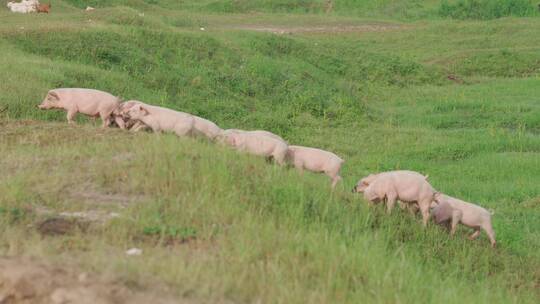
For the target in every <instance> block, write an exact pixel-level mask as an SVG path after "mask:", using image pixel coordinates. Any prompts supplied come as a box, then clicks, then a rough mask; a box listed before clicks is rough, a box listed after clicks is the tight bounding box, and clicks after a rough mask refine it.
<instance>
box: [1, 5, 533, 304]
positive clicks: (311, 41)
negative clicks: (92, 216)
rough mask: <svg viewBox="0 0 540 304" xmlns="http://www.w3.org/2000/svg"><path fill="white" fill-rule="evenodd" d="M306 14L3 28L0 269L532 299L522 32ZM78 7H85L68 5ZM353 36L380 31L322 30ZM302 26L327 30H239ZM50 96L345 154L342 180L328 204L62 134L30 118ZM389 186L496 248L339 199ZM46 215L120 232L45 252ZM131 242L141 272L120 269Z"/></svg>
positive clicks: (56, 242)
mask: <svg viewBox="0 0 540 304" xmlns="http://www.w3.org/2000/svg"><path fill="white" fill-rule="evenodd" d="M312 2H313V3H315V2H317V3H323V4H324V2H323V1H290V2H285V1H276V2H273V1H254V2H253V3H252V2H251V1H234V2H233V1H230V2H227V1H198V2H195V1H182V2H177V1H110V2H109V1H108V2H103V1H94V2H92V3H90V2H86V1H55V2H54V3H53V7H54V10H53V13H52V14H50V15H32V16H25V15H15V14H10V13H9V12H7V11H6V10H2V11H0V18H2V20H3V23H2V25H0V48H1V49H2V51H3V52H2V53H3V56H1V57H0V78H1V79H2V80H3V81H2V82H0V91H1V92H3V94H0V155H1V156H2V157H1V158H0V172H1V174H0V193H2V195H1V197H0V231H2V232H0V254H2V255H12V256H18V255H24V256H35V257H38V258H41V259H43V260H46V261H51V262H54V263H61V262H63V261H65V260H70V261H73V262H74V264H76V265H78V267H80V268H81V269H83V270H85V271H91V272H96V273H98V274H102V275H104V276H109V277H113V278H115V279H118V280H121V281H123V282H124V283H125V284H127V285H128V286H131V287H132V288H137V289H144V288H145V286H154V284H156V283H157V284H162V285H166V286H168V287H170V288H171V289H172V290H174V292H175V293H176V295H177V296H178V297H182V298H188V299H191V300H193V301H196V302H220V301H221V302H223V301H232V302H248V303H251V302H257V301H261V302H264V303H274V302H276V303H306V302H308V303H358V302H366V303H396V302H402V303H440V302H444V303H537V302H538V300H539V299H540V293H539V286H540V285H539V284H540V253H539V252H538V248H540V233H539V231H540V204H539V201H540V199H539V198H540V195H539V194H538V183H539V181H540V180H539V176H540V155H539V153H540V137H539V134H540V118H539V117H540V103H539V97H538V96H540V78H539V76H540V75H539V74H540V63H539V62H540V61H539V60H540V56H539V55H538V54H539V52H538V51H539V49H540V38H539V37H540V20H539V19H537V18H517V17H510V18H503V19H497V20H490V21H462V20H461V21H458V20H441V19H438V17H437V16H436V14H437V8H438V7H439V5H440V2H439V1H427V2H425V3H424V2H422V3H421V1H373V2H368V1H356V2H355V1H336V4H335V7H334V8H335V9H334V12H332V13H329V14H326V13H323V11H322V10H321V9H316V7H315V6H311V7H314V8H313V9H311V10H310V9H306V7H309V5H310V3H312ZM87 3H90V4H88V5H92V6H96V7H100V9H98V10H97V11H95V12H92V13H85V12H82V11H81V10H80V9H78V8H80V7H85V6H86V5H87ZM285 3H286V4H287V5H289V6H287V5H285V6H284V4H285ZM225 5H230V6H233V9H231V10H226V9H220V8H219V6H223V7H225ZM241 5H244V6H246V8H244V9H238V8H237V6H241ZM251 5H253V6H254V7H255V6H256V7H258V8H260V9H257V10H259V11H260V12H258V13H253V12H252V10H253V9H252V8H250V6H251ZM400 5H406V7H407V8H408V9H407V10H405V11H404V10H402V9H400ZM101 7H103V8H101ZM216 7H218V8H216ZM345 8H349V9H348V11H349V12H348V13H347V12H345V11H347V9H345ZM353 8H355V9H356V10H357V11H360V10H362V11H363V13H362V14H359V13H358V14H357V13H355V10H353ZM396 11H399V13H396ZM403 12H409V14H410V16H405V15H403ZM411 12H416V13H414V14H413V13H411ZM141 13H144V15H143V16H141V15H140V14H141ZM413 15H414V16H413ZM355 16H362V17H369V18H370V19H361V18H358V17H355ZM373 18H378V19H373ZM418 18H421V19H422V20H419V21H414V22H413V21H411V20H412V19H418ZM426 18H427V19H426ZM405 19H406V20H408V21H407V22H404V21H403V20H405ZM397 20H401V21H397ZM366 25H370V26H373V25H379V26H392V27H391V28H388V29H387V30H385V31H382V32H370V31H365V30H362V31H361V32H354V31H353V32H346V33H339V32H335V30H334V28H335V27H343V26H348V27H362V26H366ZM200 27H204V28H205V31H201V30H200ZM313 27H317V28H323V29H324V30H322V31H319V32H316V33H313V32H294V33H293V34H290V35H289V34H284V35H278V34H272V33H265V32H259V31H253V30H250V29H258V28H286V29H298V28H313ZM449 76H450V78H451V79H449ZM54 87H92V88H97V89H102V90H106V91H109V92H111V93H113V94H116V95H120V96H122V97H124V98H126V99H139V100H143V101H145V102H148V103H152V104H158V105H163V106H167V107H171V108H174V109H178V110H182V111H186V112H190V113H194V114H197V115H201V116H203V117H206V118H208V119H211V120H213V121H215V122H216V123H218V124H219V125H220V126H222V127H224V128H230V127H237V128H246V129H266V130H269V131H273V132H276V133H278V134H280V135H282V136H283V137H284V138H286V139H287V140H288V141H289V142H290V143H291V144H301V145H308V146H314V147H320V148H324V149H328V150H331V151H334V152H336V153H337V154H338V155H340V156H342V158H344V159H345V160H346V162H345V164H344V166H343V169H342V176H343V178H344V180H343V182H342V183H341V184H338V188H337V189H336V191H334V192H331V191H329V180H328V178H327V177H325V176H322V175H315V174H310V173H305V174H304V175H303V176H300V175H299V174H298V173H297V172H296V171H294V170H292V169H284V168H280V167H277V166H274V165H268V164H267V163H266V162H265V161H264V160H262V159H259V158H257V157H252V156H248V155H241V156H239V155H238V153H235V152H234V151H231V150H230V149H226V148H224V147H219V146H216V145H214V144H212V143H210V142H207V141H205V140H202V139H186V138H182V139H179V138H177V137H175V136H172V135H156V134H150V133H140V134H133V133H129V132H122V131H120V130H118V129H107V130H102V129H100V128H99V127H98V126H99V123H93V122H91V121H89V120H87V119H84V118H79V125H77V126H68V125H67V123H66V122H65V114H64V113H62V112H54V111H39V110H37V108H36V105H37V104H38V103H39V102H40V101H41V100H42V98H43V97H44V95H45V94H46V92H47V90H49V89H50V88H54ZM393 169H411V170H417V171H420V172H422V173H426V174H429V175H430V177H429V180H430V182H431V183H432V185H433V186H434V187H435V188H437V189H438V190H441V191H444V192H445V193H447V194H450V195H453V196H457V197H460V198H463V199H465V200H467V201H471V202H475V203H478V204H480V205H482V206H484V207H486V208H488V209H490V210H493V211H494V212H495V214H494V215H493V224H494V229H495V231H496V234H497V241H498V248H497V249H496V250H492V249H491V248H489V243H488V241H487V238H486V237H485V236H484V235H483V236H482V237H480V238H479V240H477V241H475V242H471V241H469V240H467V239H466V235H467V232H468V231H467V230H466V229H460V230H459V232H458V234H457V235H456V236H455V237H454V238H450V237H449V236H448V235H447V233H446V232H445V231H443V230H442V229H439V228H438V227H435V226H433V225H431V226H430V227H428V228H427V229H423V228H422V227H421V223H420V220H419V218H413V217H411V216H410V215H408V214H407V213H406V212H404V211H399V210H396V211H395V212H394V213H393V214H392V215H391V216H387V215H386V214H384V212H383V209H382V208H379V207H375V208H370V207H368V206H367V204H366V203H365V202H364V201H363V200H362V199H360V198H359V197H358V196H356V195H353V194H351V193H350V189H351V188H352V186H353V185H354V184H355V183H356V181H357V180H358V179H359V178H361V177H362V176H364V175H367V174H368V173H370V172H376V171H382V170H393ZM44 208H45V209H47V210H50V211H52V212H53V213H60V212H65V211H70V212H74V211H99V212H102V213H110V212H116V213H118V214H119V215H120V217H118V218H115V219H113V220H111V221H108V222H106V223H105V224H103V225H100V224H95V225H91V226H90V228H89V229H90V230H89V231H76V232H74V233H72V234H68V235H64V236H57V237H42V236H40V235H39V234H38V233H37V232H36V230H35V229H34V228H32V227H33V226H34V225H35V224H36V223H37V222H39V220H41V219H42V217H43V215H42V214H41V213H39V212H36V210H41V209H44ZM131 247H139V248H142V249H143V255H142V256H140V257H136V258H129V259H126V256H125V254H124V251H125V250H126V249H128V248H131Z"/></svg>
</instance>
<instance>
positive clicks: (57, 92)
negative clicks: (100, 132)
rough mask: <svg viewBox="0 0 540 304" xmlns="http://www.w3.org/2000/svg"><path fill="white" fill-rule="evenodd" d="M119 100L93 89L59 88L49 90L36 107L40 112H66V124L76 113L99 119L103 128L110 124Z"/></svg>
mask: <svg viewBox="0 0 540 304" xmlns="http://www.w3.org/2000/svg"><path fill="white" fill-rule="evenodd" d="M119 103H120V100H119V98H118V97H116V96H113V95H111V94H109V93H107V92H103V91H98V90H94V89H81V88H61V89H54V90H50V91H49V92H48V93H47V96H46V97H45V99H44V100H43V101H42V102H41V104H40V105H39V106H38V107H39V108H40V109H42V110H49V109H63V110H65V111H67V120H68V123H70V124H72V123H75V121H74V120H73V119H74V118H75V115H76V114H77V113H82V114H86V115H88V116H91V117H98V116H99V117H101V120H102V121H103V127H104V128H105V127H107V126H109V124H110V123H111V113H112V112H113V111H114V109H116V108H117V107H118V105H119Z"/></svg>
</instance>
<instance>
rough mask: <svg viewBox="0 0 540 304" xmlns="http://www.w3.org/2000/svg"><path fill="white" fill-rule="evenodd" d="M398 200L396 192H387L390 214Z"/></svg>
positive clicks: (387, 207) (387, 209)
mask: <svg viewBox="0 0 540 304" xmlns="http://www.w3.org/2000/svg"><path fill="white" fill-rule="evenodd" d="M396 200H397V194H396V193H394V192H390V193H387V194H386V213H388V214H390V213H392V209H394V205H395V204H396Z"/></svg>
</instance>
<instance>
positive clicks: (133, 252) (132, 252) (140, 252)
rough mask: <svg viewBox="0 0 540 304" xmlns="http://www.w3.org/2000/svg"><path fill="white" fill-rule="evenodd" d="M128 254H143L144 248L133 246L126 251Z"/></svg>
mask: <svg viewBox="0 0 540 304" xmlns="http://www.w3.org/2000/svg"><path fill="white" fill-rule="evenodd" d="M126 254H127V255H141V254H142V249H139V248H131V249H128V250H127V251H126Z"/></svg>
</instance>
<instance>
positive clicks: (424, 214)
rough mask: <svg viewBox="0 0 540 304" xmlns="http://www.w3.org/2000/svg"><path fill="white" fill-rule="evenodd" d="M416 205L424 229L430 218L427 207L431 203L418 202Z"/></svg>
mask: <svg viewBox="0 0 540 304" xmlns="http://www.w3.org/2000/svg"><path fill="white" fill-rule="evenodd" d="M418 205H419V206H420V212H421V213H422V224H423V226H424V227H426V226H427V224H428V221H429V216H430V214H429V206H430V205H431V201H427V202H419V203H418Z"/></svg>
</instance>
